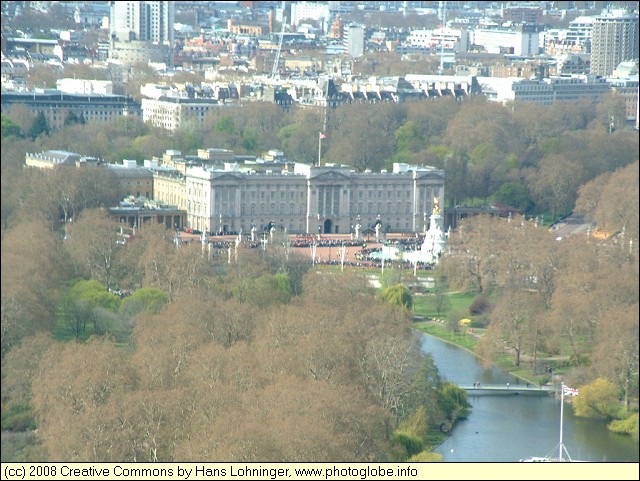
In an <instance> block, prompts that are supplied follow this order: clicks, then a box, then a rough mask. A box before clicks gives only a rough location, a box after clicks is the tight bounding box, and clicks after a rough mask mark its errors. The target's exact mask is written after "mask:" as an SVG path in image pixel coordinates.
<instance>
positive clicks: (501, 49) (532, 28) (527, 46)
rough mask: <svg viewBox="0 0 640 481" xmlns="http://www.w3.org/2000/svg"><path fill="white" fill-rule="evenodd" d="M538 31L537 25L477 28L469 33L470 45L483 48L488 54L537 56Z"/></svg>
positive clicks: (538, 46)
mask: <svg viewBox="0 0 640 481" xmlns="http://www.w3.org/2000/svg"><path fill="white" fill-rule="evenodd" d="M539 31H540V27H539V26H537V25H519V26H517V27H512V28H505V27H486V28H477V29H475V30H472V31H471V32H470V35H471V44H472V45H473V46H476V47H483V48H484V50H485V51H486V52H488V53H507V54H514V55H537V54H538V53H539V50H540V38H539V37H540V34H539Z"/></svg>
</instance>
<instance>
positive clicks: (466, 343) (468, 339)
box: [415, 322, 478, 352]
mask: <svg viewBox="0 0 640 481" xmlns="http://www.w3.org/2000/svg"><path fill="white" fill-rule="evenodd" d="M415 327H416V328H417V329H419V330H420V331H422V332H426V333H427V334H431V335H432V336H435V337H438V338H440V339H443V340H445V341H447V342H450V343H452V344H455V345H456V346H460V347H462V348H464V349H467V350H469V351H472V352H473V351H474V350H475V348H476V344H478V340H477V338H475V337H473V336H471V335H469V334H466V333H465V332H463V331H461V332H459V333H457V334H456V333H454V332H452V331H450V330H449V329H447V328H446V327H445V326H444V325H440V324H435V323H432V322H417V323H415Z"/></svg>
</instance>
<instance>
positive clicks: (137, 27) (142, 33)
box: [109, 1, 174, 65]
mask: <svg viewBox="0 0 640 481" xmlns="http://www.w3.org/2000/svg"><path fill="white" fill-rule="evenodd" d="M109 31H110V42H111V43H110V46H109V58H110V59H111V60H113V61H116V62H119V63H123V64H134V63H137V62H144V63H147V62H155V63H165V64H167V65H173V47H174V2H173V1H112V2H110V18H109Z"/></svg>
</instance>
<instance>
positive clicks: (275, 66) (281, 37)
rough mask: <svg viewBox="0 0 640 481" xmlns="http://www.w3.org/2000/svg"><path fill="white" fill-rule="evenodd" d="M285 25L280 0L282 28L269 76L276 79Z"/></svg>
mask: <svg viewBox="0 0 640 481" xmlns="http://www.w3.org/2000/svg"><path fill="white" fill-rule="evenodd" d="M286 25H287V17H285V16H284V2H282V29H281V30H280V39H279V40H278V48H277V49H276V58H275V60H274V61H273V68H272V69H271V78H272V79H276V78H277V77H278V64H279V63H280V52H281V51H282V39H283V38H284V28H285V26H286Z"/></svg>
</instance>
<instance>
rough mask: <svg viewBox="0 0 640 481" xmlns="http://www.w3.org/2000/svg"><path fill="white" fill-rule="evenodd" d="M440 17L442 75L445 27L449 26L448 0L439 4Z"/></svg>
mask: <svg viewBox="0 0 640 481" xmlns="http://www.w3.org/2000/svg"><path fill="white" fill-rule="evenodd" d="M438 17H440V27H441V28H442V32H440V67H439V68H438V73H439V74H440V75H442V72H444V43H443V41H444V29H445V28H447V2H439V4H438Z"/></svg>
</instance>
